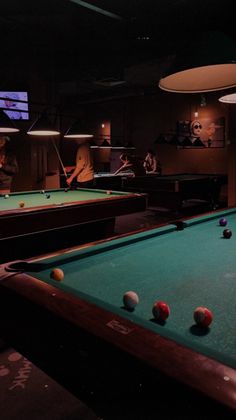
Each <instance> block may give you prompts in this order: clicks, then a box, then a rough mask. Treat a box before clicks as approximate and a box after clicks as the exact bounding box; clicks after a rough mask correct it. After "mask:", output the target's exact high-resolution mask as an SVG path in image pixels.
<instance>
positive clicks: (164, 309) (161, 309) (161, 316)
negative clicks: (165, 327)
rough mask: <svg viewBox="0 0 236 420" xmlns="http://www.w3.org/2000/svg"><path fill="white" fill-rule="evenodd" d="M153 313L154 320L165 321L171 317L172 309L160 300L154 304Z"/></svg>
mask: <svg viewBox="0 0 236 420" xmlns="http://www.w3.org/2000/svg"><path fill="white" fill-rule="evenodd" d="M152 313H153V316H154V318H155V319H157V320H158V321H165V320H166V319H167V318H168V316H169V315H170V308H169V306H168V305H167V303H165V302H162V301H160V300H159V301H156V302H155V303H154V305H153V307H152Z"/></svg>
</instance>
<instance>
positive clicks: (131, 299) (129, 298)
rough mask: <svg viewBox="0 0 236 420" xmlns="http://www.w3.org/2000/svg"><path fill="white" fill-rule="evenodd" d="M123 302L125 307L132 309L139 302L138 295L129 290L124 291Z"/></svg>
mask: <svg viewBox="0 0 236 420" xmlns="http://www.w3.org/2000/svg"><path fill="white" fill-rule="evenodd" d="M123 303H124V306H125V308H126V309H134V308H135V306H136V305H137V304H138V303H139V297H138V295H137V293H135V292H133V291H132V290H130V291H129V292H126V293H125V294H124V296H123Z"/></svg>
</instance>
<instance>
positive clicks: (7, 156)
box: [0, 136, 18, 194]
mask: <svg viewBox="0 0 236 420" xmlns="http://www.w3.org/2000/svg"><path fill="white" fill-rule="evenodd" d="M9 141H10V138H9V137H8V136H0V194H8V193H10V192H11V184H12V180H13V177H14V176H15V175H16V174H17V172H18V164H17V160H16V157H15V155H13V154H12V153H11V152H10V151H9V148H8V143H9Z"/></svg>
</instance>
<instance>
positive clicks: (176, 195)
mask: <svg viewBox="0 0 236 420" xmlns="http://www.w3.org/2000/svg"><path fill="white" fill-rule="evenodd" d="M225 184H227V175H225V174H194V173H182V174H171V175H148V176H142V177H138V176H137V177H134V178H126V179H124V180H123V183H122V189H123V190H124V191H133V192H145V193H148V195H149V200H148V203H149V205H156V206H159V207H166V208H168V209H171V210H174V211H181V210H182V208H183V206H184V204H185V202H186V201H188V202H189V204H190V200H192V203H194V200H195V204H196V203H197V202H196V200H201V201H204V202H205V204H208V206H209V209H216V208H217V206H218V204H219V198H220V191H221V187H222V185H225ZM199 204H200V202H199Z"/></svg>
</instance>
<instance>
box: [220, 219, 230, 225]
mask: <svg viewBox="0 0 236 420" xmlns="http://www.w3.org/2000/svg"><path fill="white" fill-rule="evenodd" d="M227 223H228V222H227V219H225V218H224V217H222V218H221V219H220V220H219V225H220V226H226V225H227Z"/></svg>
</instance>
